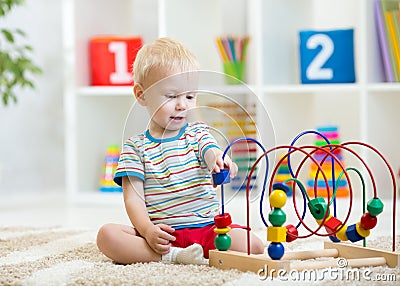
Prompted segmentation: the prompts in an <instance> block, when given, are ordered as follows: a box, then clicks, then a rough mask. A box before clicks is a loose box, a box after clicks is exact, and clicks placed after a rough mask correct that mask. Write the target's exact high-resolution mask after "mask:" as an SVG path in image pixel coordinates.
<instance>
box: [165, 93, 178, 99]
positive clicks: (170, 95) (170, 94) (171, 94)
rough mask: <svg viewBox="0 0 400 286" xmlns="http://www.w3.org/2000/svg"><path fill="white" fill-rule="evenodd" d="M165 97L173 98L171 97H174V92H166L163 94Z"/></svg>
mask: <svg viewBox="0 0 400 286" xmlns="http://www.w3.org/2000/svg"><path fill="white" fill-rule="evenodd" d="M165 97H166V98H168V99H173V98H176V94H173V93H168V94H165Z"/></svg>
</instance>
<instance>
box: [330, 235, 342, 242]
mask: <svg viewBox="0 0 400 286" xmlns="http://www.w3.org/2000/svg"><path fill="white" fill-rule="evenodd" d="M329 239H330V240H331V241H332V242H340V240H339V239H338V238H337V237H336V236H334V235H330V236H329Z"/></svg>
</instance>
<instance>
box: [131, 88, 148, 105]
mask: <svg viewBox="0 0 400 286" xmlns="http://www.w3.org/2000/svg"><path fill="white" fill-rule="evenodd" d="M133 94H134V95H135V98H136V100H137V102H139V104H140V105H143V106H144V105H146V101H145V97H144V88H143V86H142V85H141V84H140V83H135V84H134V85H133Z"/></svg>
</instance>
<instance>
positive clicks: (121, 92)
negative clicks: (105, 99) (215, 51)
mask: <svg viewBox="0 0 400 286" xmlns="http://www.w3.org/2000/svg"><path fill="white" fill-rule="evenodd" d="M254 89H255V88H254V87H251V86H248V85H245V84H240V85H204V86H200V87H199V90H202V91H212V92H216V93H222V94H245V93H249V91H251V92H253V90H254ZM77 94H78V95H79V96H94V97H102V96H133V91H132V87H131V86H84V87H80V88H78V89H77Z"/></svg>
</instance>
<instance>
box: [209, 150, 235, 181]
mask: <svg viewBox="0 0 400 286" xmlns="http://www.w3.org/2000/svg"><path fill="white" fill-rule="evenodd" d="M223 154H224V153H223V152H222V151H221V150H220V149H218V148H209V149H207V151H206V152H205V154H204V161H205V162H206V165H207V167H208V169H209V170H210V171H212V172H216V173H219V172H220V171H221V170H222V169H226V168H228V169H229V174H230V177H231V178H233V177H235V176H236V174H237V171H238V166H237V165H236V163H234V162H232V160H231V158H230V157H229V156H228V155H225V158H224V160H222V155H223Z"/></svg>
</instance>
